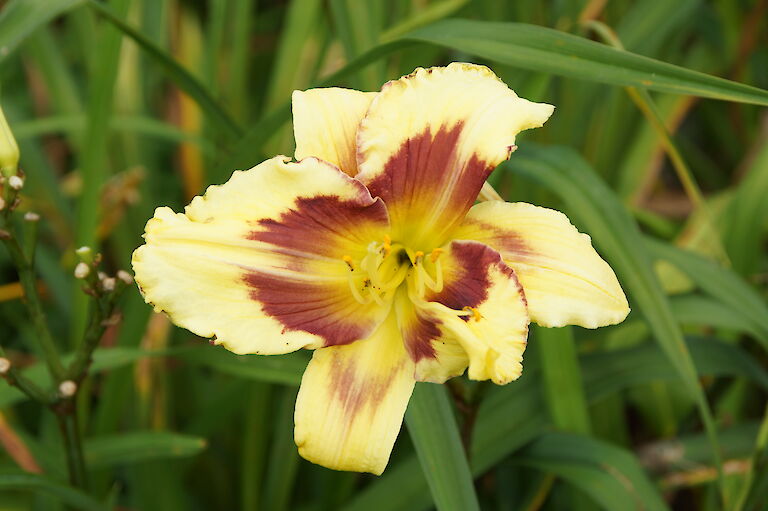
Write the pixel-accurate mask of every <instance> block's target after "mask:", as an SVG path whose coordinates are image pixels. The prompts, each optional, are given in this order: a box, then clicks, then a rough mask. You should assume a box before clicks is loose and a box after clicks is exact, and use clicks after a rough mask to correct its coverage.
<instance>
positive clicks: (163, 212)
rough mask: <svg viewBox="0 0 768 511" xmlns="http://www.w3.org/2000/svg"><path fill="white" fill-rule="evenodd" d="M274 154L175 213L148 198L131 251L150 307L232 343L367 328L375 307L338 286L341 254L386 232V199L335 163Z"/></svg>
mask: <svg viewBox="0 0 768 511" xmlns="http://www.w3.org/2000/svg"><path fill="white" fill-rule="evenodd" d="M287 160H288V158H286V157H277V158H273V159H271V160H267V161H266V162H264V163H262V164H260V165H258V166H257V167H255V168H253V169H251V170H249V171H245V172H235V173H234V174H233V175H232V178H231V179H230V180H229V181H228V182H227V183H226V184H224V185H222V186H212V187H210V188H209V189H208V191H207V192H206V194H205V195H204V196H202V197H196V198H195V199H194V200H193V201H192V202H191V204H190V205H189V206H187V208H186V212H185V213H184V214H182V213H174V212H173V211H171V210H170V209H169V208H158V209H157V211H156V212H155V216H154V218H152V219H151V220H150V221H149V222H148V223H147V227H146V234H145V235H144V237H145V239H146V244H145V245H143V246H141V247H139V248H138V249H137V250H136V251H135V252H134V254H133V268H134V271H135V273H136V282H137V283H138V284H139V286H140V288H141V290H142V292H143V294H144V298H145V300H146V301H147V302H148V303H151V304H153V305H154V307H155V310H156V311H162V312H165V313H167V314H168V315H169V316H170V317H171V319H172V320H173V321H174V323H176V324H177V325H179V326H182V327H184V328H187V329H188V330H191V331H192V332H194V333H196V334H197V335H200V336H203V337H215V339H216V343H219V344H223V345H224V346H225V347H226V348H227V349H229V350H231V351H234V352H235V353H261V354H277V353H287V352H290V351H294V350H296V349H299V348H302V347H309V348H315V347H320V346H327V345H335V344H345V343H350V342H353V341H355V340H357V339H362V338H366V337H368V335H370V333H371V332H372V331H373V330H374V329H375V328H376V327H377V326H378V324H379V323H380V322H381V321H382V320H383V318H384V316H385V314H386V310H385V309H384V308H383V307H380V306H377V305H376V304H375V303H372V304H368V305H362V304H360V303H359V302H358V301H356V300H355V299H354V297H353V296H352V295H351V293H350V291H349V281H348V276H347V273H348V269H347V266H346V263H345V262H344V260H343V257H344V256H345V255H349V256H352V257H361V256H362V255H364V254H365V253H366V246H367V244H368V243H369V242H370V241H371V240H373V239H380V238H381V237H382V236H383V234H382V233H384V232H386V229H387V226H388V223H387V222H388V221H387V213H386V208H385V207H384V205H383V204H382V203H381V201H380V200H378V199H376V200H374V199H372V198H371V196H370V194H368V191H367V190H365V188H364V187H363V186H362V185H361V184H360V183H359V182H357V181H355V180H354V179H352V178H350V177H349V176H347V175H345V174H343V173H342V172H341V171H339V170H338V169H336V168H335V167H333V166H331V165H329V164H327V163H325V162H322V161H319V160H316V159H313V158H310V159H306V160H304V161H302V162H300V163H288V162H287Z"/></svg>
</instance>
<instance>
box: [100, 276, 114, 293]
mask: <svg viewBox="0 0 768 511" xmlns="http://www.w3.org/2000/svg"><path fill="white" fill-rule="evenodd" d="M115 284H116V282H115V278H114V277H106V278H103V279H101V287H102V289H104V291H107V292H111V291H114V290H115Z"/></svg>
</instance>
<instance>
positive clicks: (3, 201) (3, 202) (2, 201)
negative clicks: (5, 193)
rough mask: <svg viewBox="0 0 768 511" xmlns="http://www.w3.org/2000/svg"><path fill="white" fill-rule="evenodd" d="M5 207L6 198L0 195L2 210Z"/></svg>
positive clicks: (0, 208)
mask: <svg viewBox="0 0 768 511" xmlns="http://www.w3.org/2000/svg"><path fill="white" fill-rule="evenodd" d="M4 209H5V199H3V198H2V197H0V211H2V210H4Z"/></svg>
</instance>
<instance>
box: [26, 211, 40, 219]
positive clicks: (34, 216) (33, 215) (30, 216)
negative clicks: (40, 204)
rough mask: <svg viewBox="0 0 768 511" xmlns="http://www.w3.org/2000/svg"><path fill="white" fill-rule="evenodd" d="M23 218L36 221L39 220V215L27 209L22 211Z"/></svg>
mask: <svg viewBox="0 0 768 511" xmlns="http://www.w3.org/2000/svg"><path fill="white" fill-rule="evenodd" d="M24 220H26V221H27V222H37V221H38V220H40V215H38V214H37V213H35V212H34V211H27V212H26V213H24Z"/></svg>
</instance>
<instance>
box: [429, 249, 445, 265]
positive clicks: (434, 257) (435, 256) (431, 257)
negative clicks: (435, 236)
mask: <svg viewBox="0 0 768 511" xmlns="http://www.w3.org/2000/svg"><path fill="white" fill-rule="evenodd" d="M442 253H443V249H442V248H436V249H434V250H433V251H432V252H430V253H429V260H430V261H432V262H433V263H434V262H435V261H437V259H438V258H439V257H440V254H442Z"/></svg>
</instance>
